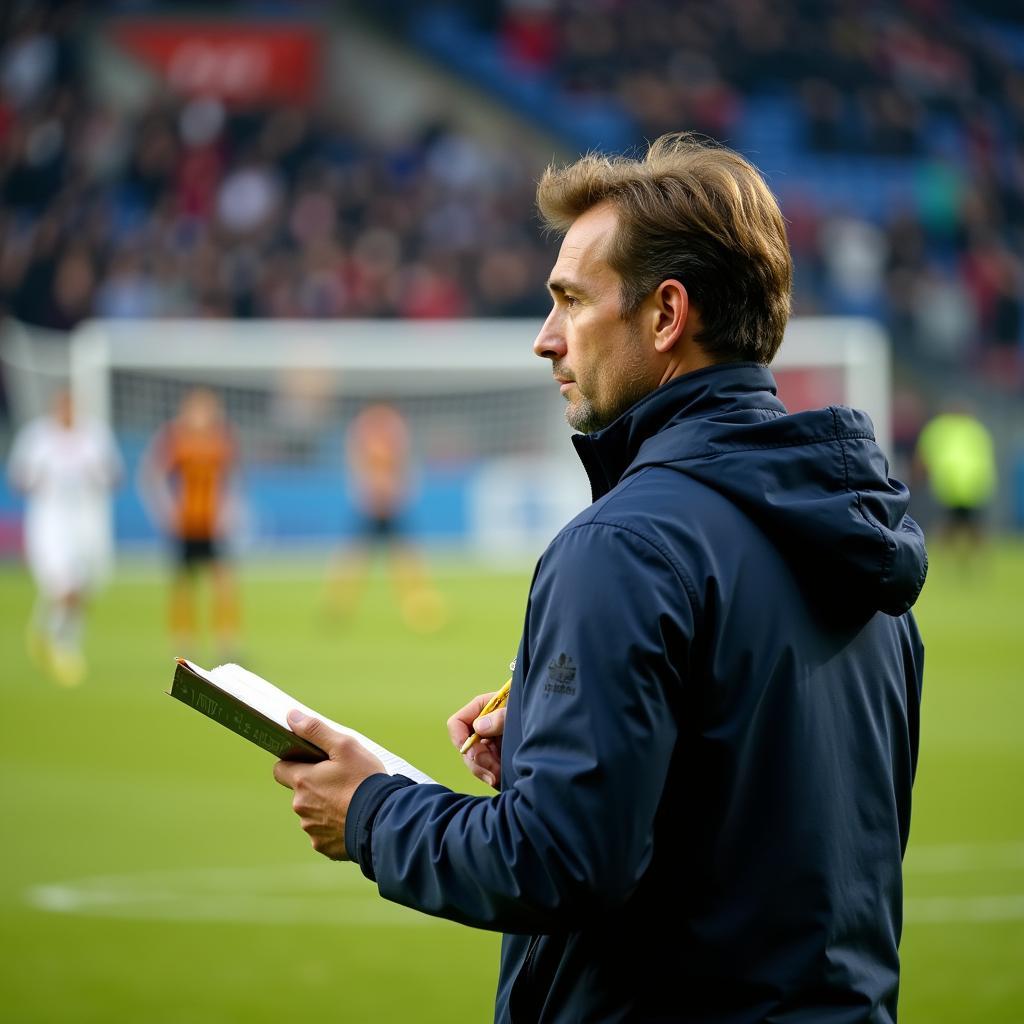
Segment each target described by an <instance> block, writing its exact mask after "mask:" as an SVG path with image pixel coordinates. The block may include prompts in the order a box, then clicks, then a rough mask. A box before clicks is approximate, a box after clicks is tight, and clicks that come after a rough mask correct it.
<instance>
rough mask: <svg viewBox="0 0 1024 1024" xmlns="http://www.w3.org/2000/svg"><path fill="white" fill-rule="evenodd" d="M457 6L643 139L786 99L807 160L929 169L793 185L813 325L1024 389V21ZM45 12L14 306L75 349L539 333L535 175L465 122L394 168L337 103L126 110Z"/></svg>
mask: <svg viewBox="0 0 1024 1024" xmlns="http://www.w3.org/2000/svg"><path fill="white" fill-rule="evenodd" d="M464 7H465V9H466V10H468V11H471V14H472V17H474V18H476V19H478V21H479V20H480V19H482V23H483V24H484V25H485V26H486V27H487V28H488V30H490V31H492V32H493V34H494V38H495V39H496V40H497V41H498V43H499V45H500V47H501V48H502V49H503V51H504V53H505V55H506V57H507V59H508V61H509V62H510V66H511V67H513V68H517V69H519V70H520V71H521V73H523V74H533V75H536V76H538V78H539V79H541V80H543V81H545V82H547V83H549V85H550V87H551V88H552V89H557V90H560V91H563V92H568V93H573V94H576V95H588V96H591V97H594V98H597V99H599V100H604V101H607V102H608V103H612V104H616V105H617V106H619V107H620V108H622V109H624V110H625V111H627V112H628V114H629V115H630V116H631V117H632V119H633V121H634V122H635V124H636V126H637V138H638V139H639V138H641V137H648V138H650V137H653V136H655V135H657V134H659V133H660V132H662V131H665V130H669V129H678V128H681V127H683V128H689V129H695V130H698V131H701V132H705V133H707V134H709V135H711V136H713V137H716V138H722V139H726V140H728V139H730V138H732V137H734V136H735V135H736V132H737V129H738V126H739V125H740V124H741V122H742V119H743V116H744V111H745V108H746V107H747V106H748V105H749V103H750V101H751V98H752V97H755V96H758V95H762V94H764V93H766V92H768V93H773V94H778V95H782V96H784V97H787V98H788V99H789V100H790V101H791V103H792V109H793V112H794V113H793V116H794V119H795V121H796V122H797V128H798V132H797V138H798V140H799V146H800V148H801V151H803V152H805V153H806V154H808V156H809V158H810V157H813V156H814V155H815V154H832V155H836V154H840V155H841V154H850V155H851V157H852V156H858V157H860V156H864V155H865V154H870V155H872V156H873V157H875V158H878V159H882V160H886V159H888V160H892V161H894V162H901V161H902V162H907V161H913V162H916V163H917V165H918V166H919V167H920V176H919V180H918V187H917V188H916V190H915V194H914V195H913V196H912V197H908V201H907V203H905V204H903V205H893V206H892V207H890V208H888V209H885V210H883V211H882V212H881V213H878V212H877V211H876V212H875V213H870V214H869V213H866V212H865V211H863V210H860V209H855V208H844V209H837V208H832V207H828V206H826V205H823V204H822V203H821V202H818V201H815V200H813V199H812V198H811V197H810V194H809V193H805V192H804V191H803V190H801V189H800V188H799V182H798V179H797V178H796V177H795V176H793V180H791V181H790V183H789V184H788V185H787V183H786V182H782V183H781V184H779V183H776V184H777V187H779V190H780V195H781V198H782V201H783V206H784V212H785V214H786V216H787V219H788V220H789V224H790V233H791V237H792V243H793V248H794V254H795V257H796V261H797V285H796V296H795V298H796V303H795V307H796V312H797V313H805V314H806V313H828V312H845V313H857V312H863V313H868V314H872V315H877V316H880V317H882V318H883V319H884V320H885V321H886V322H887V323H888V325H889V327H890V328H891V330H892V333H893V335H894V337H895V340H896V342H897V344H899V345H902V346H904V347H906V348H908V349H909V350H911V351H914V350H916V351H921V352H924V353H926V354H928V355H929V356H932V357H934V358H935V359H936V360H940V361H946V362H949V363H953V364H955V365H968V364H970V365H979V366H981V367H982V368H983V369H987V370H990V371H992V373H993V375H994V376H995V377H997V378H998V379H999V380H1001V381H1004V382H1008V383H1009V384H1010V386H1017V385H1019V384H1020V382H1021V371H1020V366H1021V361H1020V352H1021V335H1022V321H1024V309H1022V304H1021V298H1020V296H1021V292H1022V280H1024V269H1022V264H1021V259H1020V256H1019V255H1018V254H1019V253H1020V252H1022V251H1024V247H1022V244H1021V243H1022V241H1024V25H1020V26H1018V28H1017V33H1018V34H1017V35H1012V34H1011V35H1010V36H1008V37H1006V38H1008V39H1010V41H1011V42H1010V43H1007V42H1006V39H1005V38H1004V37H1003V36H999V37H998V38H997V36H996V35H995V34H993V33H991V32H990V31H989V27H990V23H989V22H987V21H983V20H981V19H974V18H972V17H968V16H967V14H966V12H965V11H963V10H961V9H960V8H959V7H958V6H957V5H955V4H952V3H951V2H948V0H908V2H907V3H903V4H892V3H877V2H866V3H864V2H862V3H856V4H855V3H853V2H846V0H840V2H833V3H827V4H824V5H823V4H818V3H809V2H801V0H786V2H784V3H775V4H766V3H758V2H753V3H752V2H750V0H719V2H716V3H704V2H700V3H685V4H679V3H675V2H672V0H630V2H628V3H627V2H626V0H598V2H589V0H588V2H585V3H584V2H582V0H492V2H490V3H486V2H483V3H475V4H472V5H464ZM26 10H27V12H28V13H26V14H23V15H21V16H20V17H19V18H17V19H13V20H12V19H8V25H7V27H6V31H5V40H4V42H3V46H2V49H0V304H2V309H3V311H6V312H9V313H11V314H13V315H14V316H16V317H18V318H20V319H22V320H25V321H27V322H29V323H33V324H39V325H43V326H47V327H53V328H58V329H66V328H69V327H72V326H73V325H74V324H76V323H77V322H78V321H79V320H81V319H82V318H84V317H87V316H90V315H98V316H109V317H125V316H138V317H153V316H211V317H299V318H309V317H382V316H383V317H415V318H427V317H461V316H511V315H526V316H532V315H539V314H542V313H543V312H544V311H545V309H546V305H547V302H546V299H545V297H544V293H543V289H542V285H541V283H542V282H543V280H544V276H545V274H546V271H547V268H548V266H549V263H550V259H551V243H550V242H548V241H545V239H544V238H543V237H542V236H541V234H540V231H539V229H538V224H537V221H536V218H534V217H532V216H531V214H530V210H531V207H532V193H533V183H534V181H535V179H536V177H537V174H538V173H539V171H540V170H541V168H540V167H538V166H534V165H532V164H531V162H530V161H529V160H528V159H527V158H526V157H525V156H523V155H521V154H520V153H518V152H517V151H516V149H515V147H511V146H509V147H504V148H501V149H498V148H495V147H493V146H489V145H487V144H485V143H484V142H482V141H481V140H479V139H477V138H474V137H472V136H470V135H469V134H467V133H465V132H464V131H462V130H460V129H459V128H458V127H457V126H453V125H449V124H446V123H436V124H433V125H430V126H427V127H425V128H424V129H422V131H420V133H419V134H418V135H417V136H416V137H414V138H409V139H407V140H405V141H403V142H402V143H401V144H395V145H391V146H390V147H382V146H381V145H380V144H379V143H375V142H373V141H371V135H370V134H369V133H368V132H367V131H366V126H365V125H363V124H361V123H360V120H359V118H358V116H355V115H354V114H353V112H352V111H339V110H335V109H326V108H325V107H322V108H314V109H310V110H300V109H296V108H292V107H278V108H275V109H262V110H251V109H250V110H247V111H239V110H237V109H230V108H225V106H223V105H222V104H221V103H220V102H219V101H217V100H215V99H211V98H198V99H191V100H184V99H181V98H175V97H172V96H169V95H163V96H160V97H158V98H157V99H154V100H153V101H151V102H150V103H149V104H148V106H146V107H145V108H144V109H142V110H140V111H137V112H135V113H131V114H129V113H126V112H123V111H115V110H113V109H110V108H108V107H105V106H104V105H102V104H100V103H99V102H98V101H97V100H95V99H94V98H93V93H92V92H91V90H90V88H89V80H88V75H87V74H86V70H87V69H86V68H85V66H84V63H85V61H84V57H83V53H82V52H81V50H80V45H81V43H80V40H81V38H82V35H81V32H80V31H79V29H80V22H81V18H82V16H83V7H82V6H81V5H67V4H51V5H36V4H33V5H28V7H27V8H26ZM1014 39H1016V40H1018V43H1019V45H1017V46H1016V48H1015V47H1014V46H1013V45H1011V43H1012V41H1013V40H1014ZM999 40H1003V41H1002V42H1000V41H999ZM749 155H751V156H752V157H753V159H754V160H755V162H756V161H757V160H758V154H756V153H752V154H749Z"/></svg>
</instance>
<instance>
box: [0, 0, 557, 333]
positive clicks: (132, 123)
mask: <svg viewBox="0 0 1024 1024" xmlns="http://www.w3.org/2000/svg"><path fill="white" fill-rule="evenodd" d="M77 21H78V14H75V15H74V16H73V17H72V16H69V15H68V14H66V13H64V12H63V11H62V9H60V8H58V9H57V10H56V11H51V12H50V13H49V14H46V13H44V14H34V15H32V16H30V17H27V18H25V19H24V20H23V21H22V23H21V24H20V25H19V26H18V28H17V30H16V31H15V32H13V33H12V35H11V37H10V38H8V40H7V42H6V45H5V46H4V47H3V50H2V52H0V197H2V204H0V247H2V248H0V301H2V303H3V306H4V307H5V309H6V311H8V312H10V313H12V314H13V315H14V316H16V317H18V318H20V319H22V320H24V321H27V322H29V323H32V324H38V325H42V326H46V327H51V328H57V329H67V328H70V327H72V326H74V324H76V323H77V322H78V321H79V320H81V319H83V318H84V317H87V316H90V315H97V316H104V317H159V316H199V317H298V318H310V317H414V318H431V317H462V316H482V315H487V316H504V315H531V314H536V313H538V312H541V311H543V310H544V309H545V307H546V300H545V299H544V295H543V292H542V289H541V288H540V286H539V282H541V281H543V280H544V274H545V273H546V271H547V266H548V259H547V255H546V250H545V247H544V245H543V244H542V243H541V241H540V239H539V234H538V230H537V226H536V223H535V222H534V221H533V220H531V217H530V215H529V210H530V208H531V204H532V196H533V184H532V182H533V179H534V177H535V173H536V168H534V167H527V166H525V165H524V164H523V163H522V162H520V161H519V160H518V159H517V157H516V154H515V153H510V152H497V151H495V150H494V149H493V148H488V147H486V146H485V145H483V144H481V143H480V142H478V141H476V140H474V139H472V138H470V137H468V136H466V135H464V134H460V133H458V132H456V131H452V130H449V129H447V128H446V127H445V126H444V125H443V124H435V125H430V126H426V127H424V128H423V130H422V131H421V132H420V134H419V135H418V136H417V137H415V138H411V139H409V140H407V141H405V142H403V144H401V145H400V146H395V147H392V148H390V149H388V148H383V149H382V148H381V147H380V146H377V145H374V144H373V143H372V142H370V141H369V140H368V139H367V138H366V137H365V135H364V134H363V133H362V132H361V131H360V127H359V125H358V124H357V123H355V122H353V121H351V120H349V119H348V118H346V116H345V114H344V113H343V112H337V111H331V110H326V109H315V110H300V109H296V108H285V107H281V108H278V109H270V110H266V109H264V110H247V111H240V110H230V109H227V108H225V106H224V105H223V104H222V103H221V102H219V101H218V100H216V99H210V98H198V99H191V100H188V101H185V100H180V99H175V98H173V97H170V96H161V97H159V98H157V99H156V100H154V101H153V102H151V103H150V105H149V106H148V107H147V108H146V109H144V110H143V111H141V112H140V113H138V114H133V115H129V114H126V113H124V112H117V111H114V110H112V109H109V108H105V107H103V106H101V105H99V104H98V103H97V102H95V101H93V100H92V99H90V93H89V89H88V88H87V83H86V76H85V74H84V68H83V67H82V60H81V55H80V53H79V51H78V46H79V45H80V39H81V36H80V35H76V33H75V30H76V28H77V27H78V25H77Z"/></svg>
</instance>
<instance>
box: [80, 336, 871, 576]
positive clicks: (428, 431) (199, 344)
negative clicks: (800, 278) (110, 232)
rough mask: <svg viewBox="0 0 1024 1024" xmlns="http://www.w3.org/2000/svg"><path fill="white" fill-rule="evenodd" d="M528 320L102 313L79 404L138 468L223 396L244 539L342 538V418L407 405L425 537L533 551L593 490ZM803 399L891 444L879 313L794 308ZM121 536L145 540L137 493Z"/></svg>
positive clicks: (791, 349)
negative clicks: (211, 395) (193, 403)
mask: <svg viewBox="0 0 1024 1024" xmlns="http://www.w3.org/2000/svg"><path fill="white" fill-rule="evenodd" d="M539 326H540V325H539V323H538V322H537V321H534V320H508V319H506V320H458V321H444V322H437V321H434V322H424V321H397V320H394V321H380V320H373V321H359V320H344V321H276V320H275V321H269V320H262V321H216V320H202V321H186V320H182V321H171V320H163V321H152V320H147V321H92V322H89V323H86V324H84V325H82V326H81V327H80V328H79V329H78V330H77V331H76V332H75V334H74V336H73V339H72V344H71V358H70V364H71V379H72V388H73V393H74V397H75V402H76V406H77V407H78V408H79V409H80V410H81V411H82V412H85V413H88V414H89V415H90V416H93V417H96V418H99V419H101V420H105V421H106V422H107V423H109V425H110V426H111V427H112V428H113V430H114V431H115V433H116V435H117V437H118V439H119V441H120V443H121V445H122V448H123V450H124V454H125V457H126V461H127V462H128V464H129V467H133V466H135V465H136V464H137V462H138V459H139V457H140V455H141V452H142V450H143V449H144V447H145V444H146V443H147V442H148V440H149V439H150V438H151V437H152V435H153V434H154V433H155V431H156V430H157V429H158V427H159V426H160V424H162V423H163V422H165V421H166V420H167V419H168V418H170V417H171V416H172V415H174V413H175V411H176V409H177V406H178V404H179V402H180V400H181V398H182V396H183V395H184V394H185V392H186V391H188V390H189V389H190V388H192V387H195V386H198V385H203V386H207V387H211V388H214V389H215V390H217V392H218V393H219V394H220V395H221V397H222V399H223V401H224V404H225V408H226V411H227V415H228V418H229V420H230V421H231V423H232V425H233V426H234V428H235V430H236V433H237V434H238V436H239V438H240V441H241V447H242V453H243V463H244V491H245V496H246V499H247V502H246V505H247V508H248V512H249V515H248V516H247V523H248V526H247V529H246V531H245V532H246V534H247V536H248V539H249V540H250V541H251V542H253V543H254V544H256V545H258V546H259V547H273V546H286V545H293V544H299V543H302V542H307V543H313V544H316V545H320V546H325V545H329V544H333V543H336V542H338V541H339V540H341V539H342V538H344V537H345V536H346V535H347V534H349V533H350V532H351V531H352V530H353V529H354V528H355V523H356V513H355V511H354V506H353V501H352V498H351V495H350V494H349V491H348V487H347V483H346V479H345V468H344V435H345V430H346V427H347V425H348V423H349V422H350V421H351V420H352V418H353V417H354V416H355V415H356V414H357V413H358V412H359V411H360V409H362V408H363V407H365V406H366V405H367V404H369V403H371V402H376V401H387V402H389V403H391V404H393V405H394V406H395V407H396V408H398V409H399V411H400V412H401V413H402V415H403V416H404V418H405V419H406V421H407V423H408V426H409V433H410V436H411V439H412V452H413V462H414V465H415V467H416V471H415V480H414V487H413V496H412V501H411V506H410V520H411V523H410V525H411V527H412V531H413V533H414V534H415V536H416V537H417V538H418V539H419V540H421V541H423V542H425V543H428V544H437V545H443V546H447V547H455V548H459V549H461V550H465V551H469V552H472V553H474V554H477V555H485V556H486V555H492V556H495V557H499V558H507V557H510V556H511V557H514V558H519V557H526V556H528V555H532V554H536V553H538V552H539V551H540V550H541V549H542V548H543V546H544V544H546V543H547V541H548V540H550V538H551V536H553V534H554V533H555V532H556V531H557V529H558V528H559V527H560V526H561V525H562V524H563V523H564V522H565V521H566V520H567V519H569V518H571V516H572V515H574V514H575V513H576V512H577V511H579V509H581V508H582V507H584V506H585V505H586V504H587V502H588V501H589V488H588V486H587V481H586V478H585V475H584V473H583V471H582V468H581V467H580V465H579V462H578V460H577V459H576V457H575V453H574V451H573V449H572V445H571V444H570V443H569V435H570V433H571V431H570V429H569V427H568V426H567V424H566V423H565V419H564V400H563V399H562V398H561V396H560V395H559V393H558V389H557V388H556V387H555V386H554V385H553V383H552V379H551V375H550V372H549V370H548V369H547V368H546V367H545V366H543V365H541V362H540V360H538V359H537V357H536V356H535V355H534V354H533V351H532V341H533V338H534V336H535V335H536V332H537V330H538V328H539ZM773 370H774V371H775V372H776V375H777V377H778V380H779V387H780V394H781V396H782V398H783V400H784V401H786V402H787V404H788V405H789V406H790V407H791V408H792V409H794V410H796V409H800V408H807V407H811V406H818V405H827V404H833V403H840V404H849V405H854V406H857V407H859V408H863V409H865V410H866V411H867V412H868V413H869V414H870V415H871V417H872V419H873V421H874V423H875V427H876V432H877V436H878V437H879V441H880V443H881V444H882V446H883V448H887V446H888V429H889V408H888V407H889V351H888V343H887V339H886V336H885V334H884V332H883V331H882V330H881V328H880V327H878V326H877V325H876V324H874V323H873V322H871V321H868V320H860V319H857V320H854V319H830V318H821V319H807V320H794V321H793V322H791V324H790V325H789V327H788V329H787V336H786V340H785V342H784V344H783V346H782V349H781V351H780V354H779V357H778V359H777V360H776V363H775V364H774V365H773ZM117 526H118V539H119V541H120V542H121V543H122V545H123V544H132V543H138V544H146V543H149V544H151V543H152V542H153V541H154V539H155V538H154V534H153V530H152V527H151V525H150V524H149V523H148V522H147V520H146V518H145V516H144V514H143V513H142V508H141V504H140V503H139V500H138V497H137V495H136V494H135V493H134V488H133V487H131V486H129V487H127V488H124V489H122V493H121V494H119V496H118V498H117Z"/></svg>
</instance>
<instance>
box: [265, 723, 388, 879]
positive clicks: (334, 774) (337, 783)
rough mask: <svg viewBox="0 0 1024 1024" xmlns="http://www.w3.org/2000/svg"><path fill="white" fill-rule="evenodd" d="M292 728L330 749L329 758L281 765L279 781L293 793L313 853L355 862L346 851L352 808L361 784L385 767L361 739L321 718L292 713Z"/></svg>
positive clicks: (294, 807) (276, 771) (276, 768)
mask: <svg viewBox="0 0 1024 1024" xmlns="http://www.w3.org/2000/svg"><path fill="white" fill-rule="evenodd" d="M288 724H289V725H290V726H291V727H292V730H293V731H294V732H295V735H296V736H301V737H302V738H303V739H307V740H309V741H310V742H311V743H315V744H316V745H317V746H318V747H319V748H320V749H321V750H324V751H326V752H327V756H328V760H326V761H320V762H319V763H318V764H305V763H303V762H300V761H278V762H277V764H276V765H274V778H275V779H276V780H277V781H278V782H279V783H281V785H282V786H287V787H288V788H289V789H290V790H292V791H293V792H294V794H295V796H294V797H293V798H292V810H293V811H295V813H296V814H297V815H298V816H299V818H300V819H301V821H302V830H303V831H304V832H305V833H306V834H307V835H308V836H309V840H310V842H311V843H312V844H313V849H314V850H316V852H317V853H322V854H323V855H324V856H325V857H330V858H331V860H350V859H351V858H350V857H349V854H348V851H347V850H346V849H345V819H346V818H347V817H348V805H349V804H350V803H351V802H352V795H353V794H354V793H355V791H356V790H357V789H358V788H359V785H360V783H361V782H363V780H364V779H368V778H369V777H370V776H371V775H376V774H377V773H378V772H384V771H385V768H384V765H383V764H382V763H381V762H380V760H379V759H378V758H376V757H374V756H373V754H371V753H370V752H369V751H368V750H367V749H366V748H365V747H364V746H363V745H362V744H361V743H359V742H358V741H357V740H354V739H352V738H351V737H350V736H344V735H342V734H341V733H339V732H335V731H334V730H333V729H331V728H330V727H328V726H326V725H324V723H323V722H321V721H320V719H319V718H311V717H309V716H308V715H303V714H302V713H301V712H299V711H290V712H289V713H288Z"/></svg>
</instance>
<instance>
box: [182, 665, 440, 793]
mask: <svg viewBox="0 0 1024 1024" xmlns="http://www.w3.org/2000/svg"><path fill="white" fill-rule="evenodd" d="M176 661H177V664H176V667H175V670H174V678H173V680H172V681H171V688H170V689H169V690H168V691H167V692H168V693H169V694H170V696H172V697H175V698H177V699H178V700H180V701H182V702H183V703H185V704H188V705H189V706H190V707H193V708H195V709H196V710H197V711H199V712H201V713H202V714H204V715H206V716H207V717H208V718H212V719H213V720H214V721H216V722H220V724H221V725H223V726H225V727H226V728H228V729H230V730H231V731H232V732H236V733H238V735H239V736H244V737H245V738H246V739H247V740H249V741H250V742H252V743H255V744H256V745H257V746H260V747H263V749H264V750H269V751H270V752H271V753H272V754H276V755H277V756H278V757H283V758H287V759H289V760H295V761H322V760H324V758H326V756H327V755H326V754H325V753H324V752H323V751H322V750H321V749H320V748H319V747H316V746H314V745H313V744H312V743H310V742H309V741H308V740H304V739H302V738H301V737H299V736H296V735H295V733H294V732H292V730H291V727H290V726H289V725H288V717H287V716H288V712H289V711H291V710H292V709H294V708H298V710H299V711H301V712H303V714H306V715H312V716H313V717H314V718H319V719H320V720H321V721H322V722H324V723H325V724H327V725H328V726H330V727H331V728H332V729H335V730H336V731H337V732H340V733H344V734H345V735H346V736H351V737H352V738H353V739H355V740H358V741H359V742H360V743H361V744H362V745H363V746H364V747H366V749H367V750H369V751H370V752H371V753H372V754H375V755H376V756H377V757H379V758H380V760H381V761H382V762H383V764H384V767H385V768H386V769H387V772H388V774H389V775H404V776H406V778H409V779H412V780H413V781H415V782H433V781H434V780H433V779H432V778H430V776H429V775H425V774H424V773H423V772H421V771H420V770H419V769H418V768H414V767H413V766H412V765H411V764H409V763H408V761H404V760H403V759H402V758H400V757H399V756H398V755H397V754H393V753H391V751H390V750H387V749H385V748H384V747H382V746H381V745H380V744H379V743H374V741H373V740H371V739H369V738H367V737H366V736H364V735H363V734H362V733H359V732H356V731H355V729H350V728H348V726H345V725H340V724H339V723H337V722H334V721H332V720H331V719H329V718H327V717H326V716H325V715H321V714H320V713H319V712H317V711H314V710H313V709H312V708H310V707H307V706H306V705H305V704H303V703H302V702H301V701H297V700H296V699H295V698H294V697H290V696H289V695H288V694H287V693H285V692H284V691H283V690H280V689H278V688H277V687H276V686H274V684H273V683H268V682H267V680H266V679H263V678H261V677H260V676H258V675H256V673H255V672H250V671H249V670H248V669H244V668H242V666H241V665H218V666H217V667H216V668H213V669H204V668H200V667H199V666H198V665H196V664H193V663H192V662H191V661H186V660H185V659H184V658H178V659H176Z"/></svg>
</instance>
